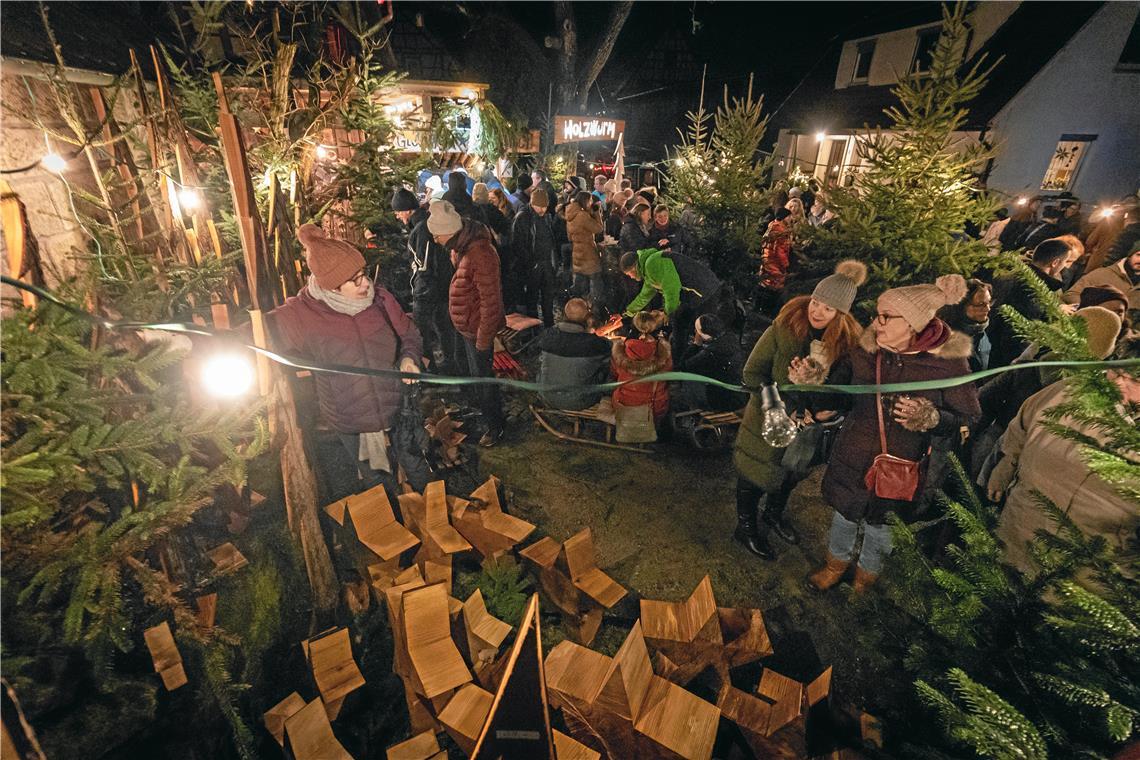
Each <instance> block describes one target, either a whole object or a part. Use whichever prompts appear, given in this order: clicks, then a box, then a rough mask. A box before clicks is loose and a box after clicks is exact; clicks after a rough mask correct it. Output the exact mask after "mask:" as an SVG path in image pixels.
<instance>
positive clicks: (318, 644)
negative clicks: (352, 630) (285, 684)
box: [307, 628, 364, 704]
mask: <svg viewBox="0 0 1140 760" xmlns="http://www.w3.org/2000/svg"><path fill="white" fill-rule="evenodd" d="M307 644H308V647H307V650H308V657H309V665H310V667H311V668H312V669H313V678H314V680H316V682H317V688H319V689H320V690H321V699H323V700H324V701H325V703H326V704H332V703H335V702H338V701H340V700H342V699H344V697H345V696H347V695H348V694H350V693H351V692H353V691H355V690H357V689H359V688H360V687H361V686H363V685H364V676H363V675H362V674H361V672H360V668H358V667H357V666H356V661H355V660H354V659H353V658H352V644H351V642H350V641H349V637H348V629H347V628H341V629H340V630H337V631H334V632H333V633H331V634H328V635H326V636H322V637H320V638H314V639H309V640H308V642H307Z"/></svg>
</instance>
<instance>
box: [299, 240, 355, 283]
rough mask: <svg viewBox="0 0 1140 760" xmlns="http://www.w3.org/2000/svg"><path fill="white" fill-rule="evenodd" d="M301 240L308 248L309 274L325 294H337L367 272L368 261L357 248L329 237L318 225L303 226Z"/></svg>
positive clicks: (306, 248) (306, 251)
mask: <svg viewBox="0 0 1140 760" xmlns="http://www.w3.org/2000/svg"><path fill="white" fill-rule="evenodd" d="M297 238H298V239H299V240H300V241H301V245H303V246H305V259H306V260H307V261H308V262H309V271H310V272H312V273H313V277H316V278H317V284H318V285H320V286H321V287H322V288H324V289H325V290H336V289H337V288H339V287H340V286H341V285H343V284H345V283H346V282H348V281H349V280H350V279H352V276H353V275H354V274H356V273H357V272H359V271H360V270H361V269H363V268H364V257H363V256H361V255H360V251H358V250H356V246H354V245H351V244H349V243H346V242H344V241H343V240H334V239H332V238H328V237H325V231H324V230H323V229H321V228H320V227H318V226H317V225H315V224H302V225H301V228H300V229H299V230H297Z"/></svg>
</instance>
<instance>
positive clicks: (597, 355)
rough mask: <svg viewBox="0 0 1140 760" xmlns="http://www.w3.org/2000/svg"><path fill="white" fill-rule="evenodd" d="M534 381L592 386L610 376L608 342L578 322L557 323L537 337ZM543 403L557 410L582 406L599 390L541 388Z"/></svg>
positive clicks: (596, 396)
mask: <svg viewBox="0 0 1140 760" xmlns="http://www.w3.org/2000/svg"><path fill="white" fill-rule="evenodd" d="M537 345H538V350H539V357H538V362H539V365H538V366H539V369H538V382H540V383H547V384H552V385H596V384H598V383H604V382H606V381H608V380H609V377H610V348H611V346H610V341H608V340H606V339H605V338H599V337H598V336H597V335H594V334H593V333H591V332H590V331H588V330H587V329H586V328H585V327H583V326H582V325H576V324H574V323H572V322H559V323H558V324H556V325H555V326H554V327H550V328H547V330H546V331H545V332H544V333H543V334H542V335H541V336H539V338H538V343H537ZM541 395H542V401H543V403H545V404H547V405H548V406H552V407H555V408H557V409H586V408H588V407H591V406H593V405H594V404H596V403H598V401H599V400H600V399H601V398H602V392H601V391H580V390H564V391H544V392H543V393H542V394H541Z"/></svg>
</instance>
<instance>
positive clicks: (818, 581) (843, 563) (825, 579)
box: [808, 554, 851, 591]
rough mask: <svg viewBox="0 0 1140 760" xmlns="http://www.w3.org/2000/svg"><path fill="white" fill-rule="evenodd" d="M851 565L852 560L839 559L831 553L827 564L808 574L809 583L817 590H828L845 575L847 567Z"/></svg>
mask: <svg viewBox="0 0 1140 760" xmlns="http://www.w3.org/2000/svg"><path fill="white" fill-rule="evenodd" d="M850 566H851V561H850V560H846V559H837V558H835V557H833V556H831V554H828V555H827V564H826V565H824V566H823V567H821V568H820V569H818V570H816V571H815V572H814V573H812V574H811V575H809V576H808V583H810V584H811V586H812V588H814V589H815V590H816V591H827V590H828V589H829V588H831V587H833V586H834V585H835V584H837V583H839V580H840V579H841V578H842V577H843V574H844V573H846V572H847V568H848V567H850Z"/></svg>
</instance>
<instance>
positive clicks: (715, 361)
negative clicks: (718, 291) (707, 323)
mask: <svg viewBox="0 0 1140 760" xmlns="http://www.w3.org/2000/svg"><path fill="white" fill-rule="evenodd" d="M743 364H744V363H743V357H742V356H741V355H740V344H739V342H738V341H737V339H736V334H735V333H731V332H726V333H725V334H723V335H721V336H720V337H718V338H714V339H713V340H711V341H709V342H708V343H705V344H703V345H700V346H697V345H690V346H689V347H688V348H687V349H685V352H684V353H683V354H682V355H681V358H680V359H679V360H678V361H677V369H679V370H681V371H682V372H692V373H693V374H696V375H704V376H705V377H711V378H712V379H714V380H720V381H721V382H722V383H733V384H738V383H739V382H740V377H741V373H742V371H743ZM705 398H706V399H707V400H708V403H709V408H710V409H712V410H713V411H717V412H732V411H736V410H738V409H740V408H742V407H743V406H744V404H745V403H747V401H748V394H745V393H740V392H738V391H730V390H727V389H725V388H721V387H719V386H716V385H706V386H705Z"/></svg>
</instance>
